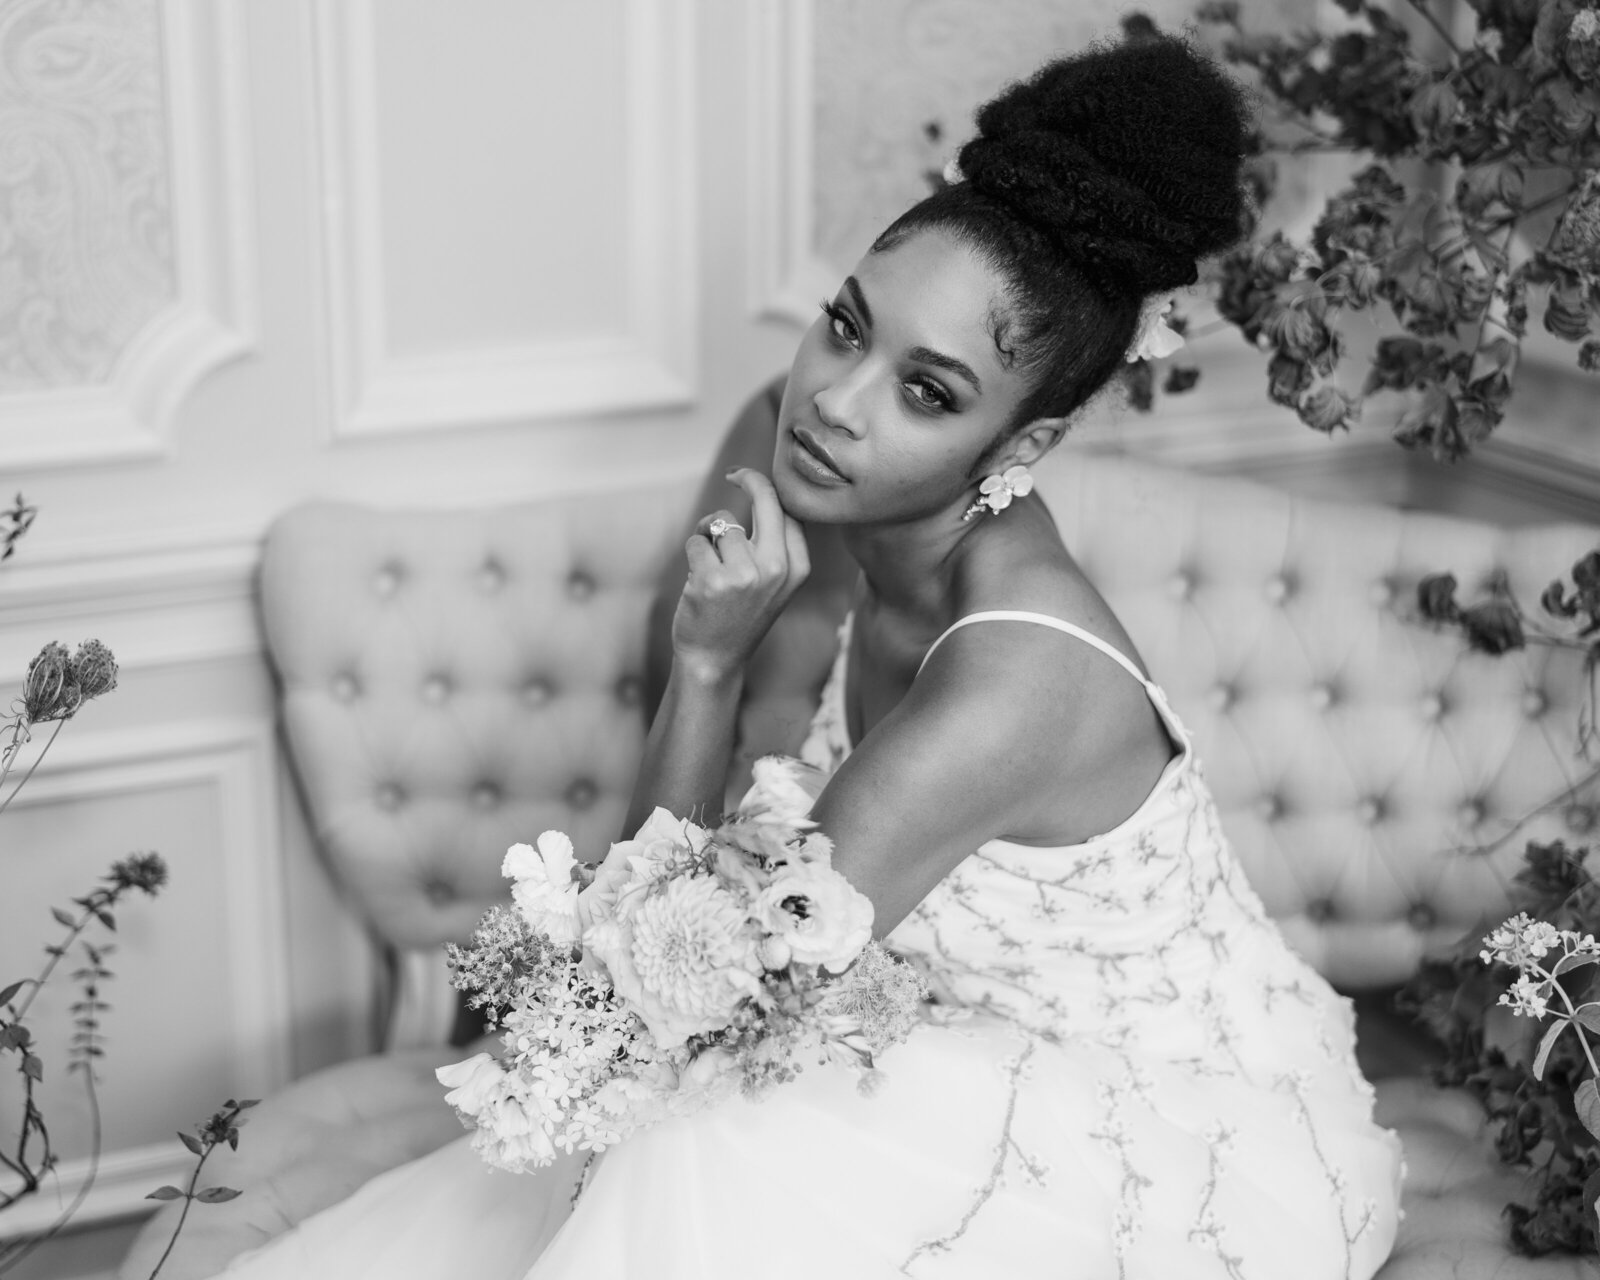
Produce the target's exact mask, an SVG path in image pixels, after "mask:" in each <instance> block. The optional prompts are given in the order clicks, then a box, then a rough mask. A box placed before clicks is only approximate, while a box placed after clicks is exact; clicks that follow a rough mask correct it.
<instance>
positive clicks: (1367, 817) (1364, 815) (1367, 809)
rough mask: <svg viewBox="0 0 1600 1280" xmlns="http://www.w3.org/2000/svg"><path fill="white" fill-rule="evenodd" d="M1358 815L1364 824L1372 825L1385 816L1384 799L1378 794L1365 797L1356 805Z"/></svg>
mask: <svg viewBox="0 0 1600 1280" xmlns="http://www.w3.org/2000/svg"><path fill="white" fill-rule="evenodd" d="M1356 817H1357V818H1358V819H1359V820H1360V822H1361V825H1362V826H1365V827H1370V826H1372V825H1373V824H1374V823H1376V822H1377V821H1378V820H1379V819H1380V818H1382V817H1383V801H1382V800H1380V799H1378V797H1377V796H1365V797H1363V798H1362V799H1361V801H1360V802H1359V803H1357V805H1356Z"/></svg>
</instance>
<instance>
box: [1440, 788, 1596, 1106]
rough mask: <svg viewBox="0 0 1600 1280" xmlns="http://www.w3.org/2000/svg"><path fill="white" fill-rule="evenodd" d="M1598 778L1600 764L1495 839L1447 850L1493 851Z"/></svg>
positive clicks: (1451, 851) (1467, 851)
mask: <svg viewBox="0 0 1600 1280" xmlns="http://www.w3.org/2000/svg"><path fill="white" fill-rule="evenodd" d="M1597 778H1600V765H1596V766H1595V767H1594V768H1592V769H1590V770H1589V772H1588V773H1586V774H1584V775H1583V776H1582V777H1581V778H1578V779H1577V780H1575V781H1573V782H1570V783H1568V784H1567V785H1566V786H1565V787H1563V788H1561V790H1559V791H1557V792H1556V793H1555V794H1554V795H1552V796H1551V797H1550V798H1549V799H1547V800H1545V801H1544V802H1543V803H1542V804H1537V805H1535V806H1534V807H1533V808H1532V809H1529V810H1528V812H1526V813H1525V814H1523V815H1522V816H1521V817H1520V818H1518V819H1517V820H1516V821H1515V822H1513V823H1512V824H1511V825H1510V826H1509V827H1507V828H1506V830H1505V831H1504V832H1502V833H1501V834H1500V835H1498V836H1496V837H1495V838H1494V839H1493V840H1490V841H1489V842H1488V843H1487V844H1474V845H1458V846H1456V847H1455V848H1454V849H1449V850H1446V852H1448V853H1472V854H1485V853H1493V852H1494V851H1495V850H1496V849H1498V848H1500V846H1501V845H1503V844H1505V842H1506V841H1507V840H1510V839H1511V838H1512V837H1514V836H1515V835H1516V834H1517V832H1518V831H1520V830H1522V828H1523V827H1525V826H1527V825H1528V823H1530V822H1532V821H1533V820H1534V819H1535V818H1537V817H1538V816H1539V815H1540V814H1541V813H1544V812H1546V811H1547V810H1549V809H1553V808H1554V807H1555V806H1556V805H1558V804H1560V803H1561V802H1562V801H1563V800H1568V799H1570V798H1572V797H1573V796H1575V795H1576V794H1577V793H1578V792H1579V791H1581V790H1582V789H1583V788H1584V787H1586V786H1588V785H1589V784H1590V783H1591V782H1593V781H1595V779H1597ZM1596 1074H1597V1075H1600V1072H1597V1073H1596Z"/></svg>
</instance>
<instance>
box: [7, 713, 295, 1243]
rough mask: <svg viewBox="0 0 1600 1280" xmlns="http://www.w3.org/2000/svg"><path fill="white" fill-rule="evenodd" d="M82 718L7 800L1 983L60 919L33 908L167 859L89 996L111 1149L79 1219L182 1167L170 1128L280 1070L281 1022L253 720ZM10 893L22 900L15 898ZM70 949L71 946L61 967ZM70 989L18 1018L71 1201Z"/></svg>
mask: <svg viewBox="0 0 1600 1280" xmlns="http://www.w3.org/2000/svg"><path fill="white" fill-rule="evenodd" d="M78 728H79V726H78V725H71V726H69V727H68V730H67V732H65V733H63V735H62V737H61V740H60V741H59V742H58V743H57V744H56V745H55V746H54V747H53V748H52V749H51V751H50V753H49V754H48V755H47V756H45V757H44V759H43V763H42V765H41V767H40V769H39V771H38V773H37V774H36V775H35V776H34V777H33V778H32V779H31V780H30V781H29V783H28V784H27V786H26V787H25V788H24V789H23V790H22V791H21V792H20V793H19V795H18V798H17V800H16V802H15V803H14V804H13V805H12V806H11V808H10V809H9V810H8V811H7V813H6V815H5V821H6V823H7V827H8V830H7V837H6V844H5V847H4V849H3V850H0V877H3V878H4V882H5V884H6V889H7V901H8V910H7V918H6V929H5V931H4V933H3V934H0V970H3V971H4V973H5V975H6V979H7V980H10V979H13V978H16V977H20V976H22V975H24V974H29V973H32V972H34V971H35V970H36V969H37V963H38V961H39V960H40V959H41V958H42V950H41V948H42V947H43V946H44V945H45V944H46V943H47V942H54V941H56V940H57V939H58V938H59V936H60V934H61V932H62V930H61V929H60V927H59V926H56V925H54V924H53V923H52V922H51V920H50V917H49V912H48V910H47V908H48V907H49V906H50V905H52V904H54V905H62V906H66V905H67V900H68V898H69V897H70V896H72V895H73V894H79V893H82V892H84V891H85V890H87V889H88V888H89V887H91V886H92V885H93V884H94V883H95V881H96V879H97V878H98V877H99V876H100V875H101V874H102V873H103V872H104V871H105V869H106V867H107V866H109V865H110V863H111V862H112V861H113V860H114V859H116V858H118V857H122V856H124V855H126V854H128V853H131V852H135V851H138V850H143V849H150V848H155V849H157V850H159V851H160V852H161V853H162V855H163V857H165V858H166V859H167V861H168V863H169V864H170V866H171V869H172V880H171V883H170V884H169V886H168V887H167V888H166V889H165V890H163V892H162V893H161V894H160V896H158V897H157V898H155V899H147V898H144V897H143V896H142V895H138V894H135V895H133V896H132V897H131V898H130V899H129V900H128V901H127V902H126V903H125V904H124V905H123V906H122V908H121V909H120V910H119V912H118V915H119V919H118V932H117V934H116V936H115V938H114V939H111V938H102V939H101V940H102V941H114V942H115V943H116V946H117V950H116V952H115V953H114V954H113V955H112V956H111V957H110V958H109V959H108V964H109V967H110V968H111V969H112V971H113V972H114V974H115V975H116V976H115V978H114V979H113V980H112V981H111V982H110V983H109V984H108V985H107V988H106V990H105V991H104V992H103V993H102V994H103V998H105V999H107V1000H109V1001H110V1003H111V1005H112V1009H111V1010H110V1012H108V1013H106V1014H105V1015H103V1017H102V1029H103V1032H104V1034H105V1035H106V1037H107V1054H106V1057H105V1059H104V1060H103V1062H102V1069H101V1072H100V1075H101V1084H100V1087H99V1090H98V1092H99V1095H100V1098H101V1111H102V1115H103V1125H104V1134H105V1148H104V1149H105V1152H106V1157H107V1161H106V1164H105V1166H104V1167H103V1168H102V1172H101V1176H100V1178H99V1179H98V1180H97V1182H96V1185H95V1187H94V1189H93V1191H92V1192H91V1193H90V1196H89V1199H88V1201H87V1202H86V1203H85V1205H84V1207H83V1209H82V1210H80V1211H79V1213H78V1215H77V1221H78V1222H79V1223H80V1224H83V1223H87V1222H92V1221H94V1220H95V1219H97V1218H103V1217H108V1216H114V1215H117V1214H122V1213H126V1212H129V1211H130V1210H134V1209H136V1208H140V1207H143V1206H142V1205H141V1201H142V1198H143V1196H144V1194H145V1192H147V1191H149V1190H151V1189H153V1187H154V1186H155V1185H159V1182H160V1181H167V1180H173V1177H174V1175H175V1174H177V1173H178V1172H179V1171H180V1170H181V1169H183V1168H186V1167H188V1166H189V1165H190V1164H192V1158H191V1157H189V1156H188V1153H187V1152H185V1151H184V1150H183V1148H182V1147H181V1146H179V1145H178V1144H177V1142H176V1141H175V1139H174V1138H173V1136H172V1130H173V1129H174V1128H175V1127H178V1126H183V1127H188V1126H190V1125H192V1124H193V1123H195V1122H196V1121H197V1120H199V1119H202V1118H204V1116H206V1115H209V1114H210V1113H211V1112H212V1111H213V1110H215V1109H216V1108H217V1106H219V1105H220V1104H221V1103H222V1101H223V1100H224V1099H225V1098H226V1097H228V1096H234V1097H239V1096H250V1097H259V1096H261V1094H262V1093H263V1092H264V1091H270V1090H272V1089H275V1088H278V1087H280V1086H281V1085H283V1084H284V1083H286V1082H287V1080H288V1078H289V1044H290V1042H289V1031H290V1026H291V1019H290V1011H289V1001H288V972H289V955H288V935H287V930H286V927H285V920H284V894H283V883H282V881H283V853H282V849H281V847H280V842H279V838H278V835H279V833H278V822H277V806H276V801H275V783H274V776H273V772H272V757H271V750H272V746H271V743H272V739H271V736H270V732H269V730H268V728H267V726H265V725H262V724H257V723H254V722H238V723H236V722H226V721H219V722H188V723H176V724H171V725H165V726H161V727H159V728H156V729H153V730H148V731H137V732H126V733H124V732H107V733H100V734H89V735H81V734H77V733H74V732H73V731H74V730H76V729H78ZM25 758H26V759H27V760H30V761H31V760H32V759H33V758H34V756H33V754H32V752H31V751H30V752H29V754H28V755H27V756H26V757H25ZM132 833H137V834H132ZM11 904H36V905H34V908H33V909H32V910H29V911H27V912H21V911H18V910H16V909H15V907H14V906H12V905H11ZM77 964H78V957H77V956H76V955H73V956H69V965H68V969H70V968H76V967H77ZM77 998H78V997H77V995H76V993H75V984H74V983H73V981H72V979H71V978H70V977H69V976H68V973H67V972H66V971H63V972H62V973H60V974H58V975H57V977H56V978H53V979H52V981H51V983H50V986H49V987H47V988H46V989H45V994H44V995H43V996H41V998H40V1000H39V1002H38V1004H37V1005H36V1007H35V1009H34V1010H33V1014H34V1015H35V1016H34V1017H32V1018H30V1021H32V1022H34V1030H35V1034H36V1038H37V1041H38V1045H39V1054H40V1056H41V1058H43V1060H44V1062H45V1068H46V1075H45V1080H44V1083H43V1085H42V1086H41V1088H42V1093H41V1095H40V1096H41V1105H42V1106H43V1107H44V1109H45V1113H46V1116H47V1119H48V1120H49V1122H50V1125H51V1133H52V1138H53V1140H54V1144H55V1147H56V1149H57V1151H58V1152H59V1153H60V1154H61V1156H62V1164H61V1170H60V1180H61V1192H62V1195H63V1196H64V1197H66V1198H69V1199H70V1198H71V1196H72V1195H73V1194H74V1192H75V1189H76V1186H77V1184H78V1183H79V1182H80V1181H81V1180H82V1177H83V1174H84V1172H85V1160H84V1156H85V1154H86V1151H87V1144H88V1132H89V1125H90V1122H91V1121H90V1113H89V1111H88V1109H87V1106H86V1104H85V1100H84V1095H83V1092H82V1088H81V1085H80V1084H79V1083H78V1077H77V1076H74V1075H68V1074H67V1073H66V1070H65V1068H66V1065H67V1052H66V1050H67V1044H68V1041H69V1039H70V1035H71V1031H72V1025H71V1014H70V1010H69V1005H70V1003H71V1002H72V1001H73V1000H75V999H77ZM14 1092H15V1090H14V1082H13V1081H12V1080H11V1079H10V1078H6V1079H4V1080H0V1132H3V1131H5V1130H6V1129H9V1127H10V1121H11V1118H12V1116H14V1115H15V1113H16V1105H15V1103H16V1100H15V1097H14ZM213 1094H214V1095H215V1096H214V1097H213V1096H212V1095H213ZM152 1179H154V1180H155V1181H151V1180H152ZM57 1211H58V1210H57V1200H56V1194H55V1192H54V1191H53V1190H52V1191H51V1192H50V1193H49V1194H47V1195H43V1196H40V1197H38V1198H37V1199H36V1200H33V1201H30V1202H28V1203H27V1204H26V1205H25V1206H18V1207H17V1208H15V1209H13V1210H10V1211H8V1212H7V1213H6V1214H5V1215H4V1216H0V1230H3V1231H5V1232H7V1233H10V1234H24V1233H27V1232H29V1231H32V1230H37V1229H38V1228H39V1227H40V1226H43V1225H45V1224H46V1223H48V1222H49V1221H50V1220H51V1219H52V1218H53V1216H54V1214H55V1213H56V1212H57Z"/></svg>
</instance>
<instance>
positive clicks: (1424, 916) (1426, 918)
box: [1406, 902, 1439, 933]
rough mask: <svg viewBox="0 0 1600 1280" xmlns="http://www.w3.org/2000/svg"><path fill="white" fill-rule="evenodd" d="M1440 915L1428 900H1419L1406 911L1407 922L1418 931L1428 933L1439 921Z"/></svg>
mask: <svg viewBox="0 0 1600 1280" xmlns="http://www.w3.org/2000/svg"><path fill="white" fill-rule="evenodd" d="M1438 919H1439V915H1438V913H1437V912H1436V911H1434V909H1433V908H1432V907H1430V906H1429V905H1428V904H1427V903H1426V902H1419V903H1417V904H1416V905H1415V906H1413V907H1412V908H1411V910H1410V911H1408V912H1406V923H1407V924H1409V925H1410V926H1411V927H1412V928H1413V929H1415V930H1416V931H1417V932H1418V933H1426V932H1427V931H1428V930H1429V929H1431V928H1433V926H1434V925H1435V924H1436V923H1437V922H1438Z"/></svg>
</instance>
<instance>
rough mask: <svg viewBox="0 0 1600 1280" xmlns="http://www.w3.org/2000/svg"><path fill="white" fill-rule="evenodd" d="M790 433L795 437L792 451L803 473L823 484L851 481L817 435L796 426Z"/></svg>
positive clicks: (847, 482)
mask: <svg viewBox="0 0 1600 1280" xmlns="http://www.w3.org/2000/svg"><path fill="white" fill-rule="evenodd" d="M789 434H790V435H792V436H793V437H794V445H793V446H792V452H793V453H794V460H795V465H796V467H797V469H798V470H799V471H800V472H801V474H802V475H806V476H809V477H810V478H811V479H813V480H816V481H818V482H819V483H823V484H849V483H850V481H849V478H848V477H846V475H845V474H844V472H842V471H840V470H839V465H838V463H836V462H835V461H834V460H833V455H832V454H830V453H829V452H828V450H827V449H826V448H825V447H824V446H823V444H822V442H821V441H820V440H818V439H817V437H816V436H815V435H813V434H812V433H811V432H810V431H808V430H806V428H804V427H795V428H794V429H793V430H792V431H791V432H790V433H789Z"/></svg>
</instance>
